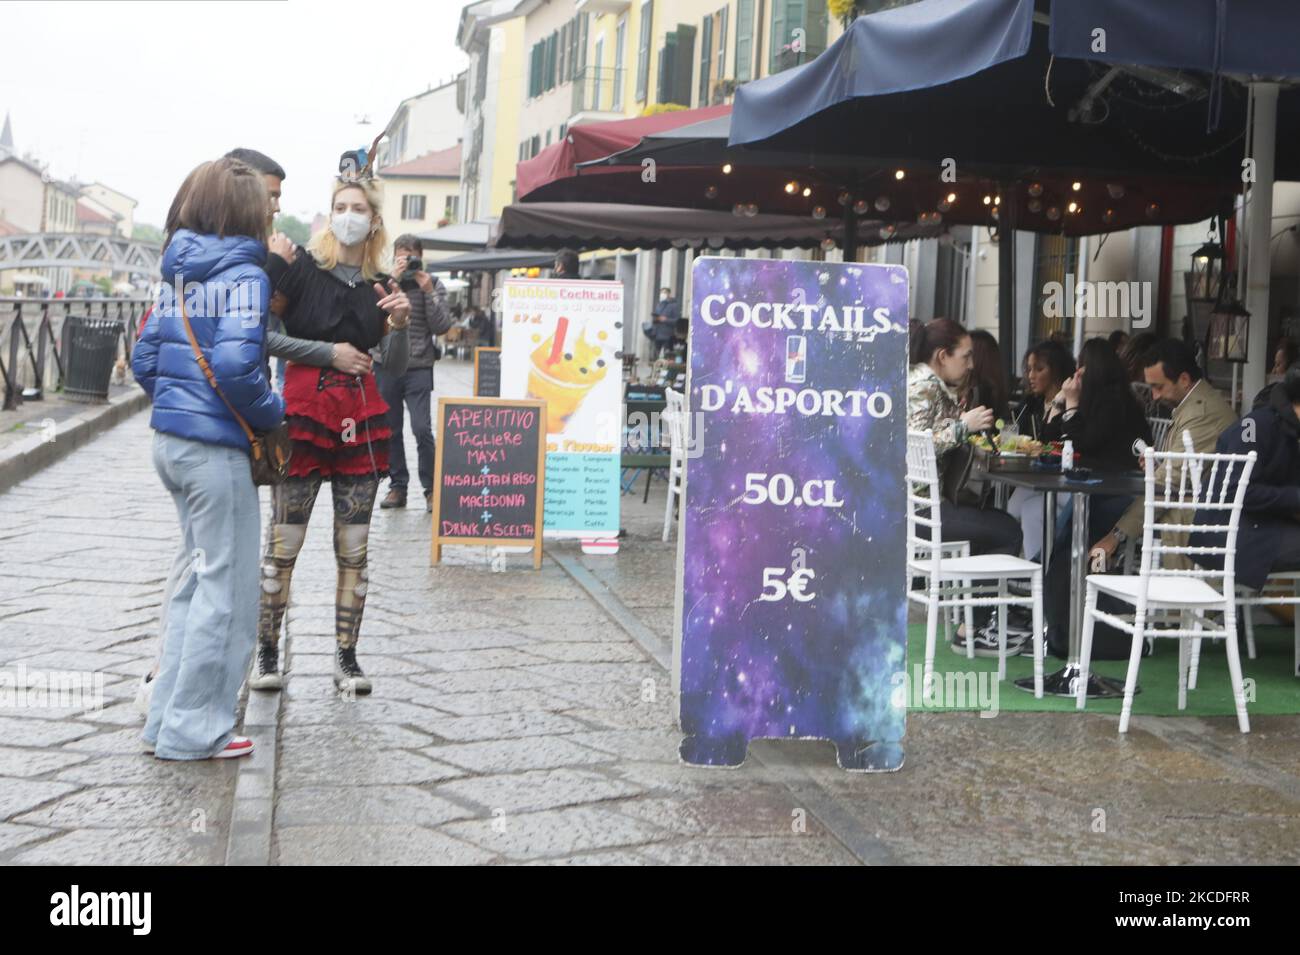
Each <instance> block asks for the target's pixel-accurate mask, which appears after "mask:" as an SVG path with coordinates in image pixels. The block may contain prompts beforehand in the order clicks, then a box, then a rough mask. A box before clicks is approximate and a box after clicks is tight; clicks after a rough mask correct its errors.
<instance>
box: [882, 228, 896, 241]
mask: <svg viewBox="0 0 1300 955" xmlns="http://www.w3.org/2000/svg"><path fill="white" fill-rule="evenodd" d="M879 235H880V237H881V238H882V239H892V238H893V237H894V227H893V226H892V225H882V226H881V227H880V232H879Z"/></svg>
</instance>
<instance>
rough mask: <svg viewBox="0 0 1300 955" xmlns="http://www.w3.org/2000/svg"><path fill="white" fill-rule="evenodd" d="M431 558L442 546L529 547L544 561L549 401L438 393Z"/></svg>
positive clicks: (537, 564) (435, 557) (535, 565)
mask: <svg viewBox="0 0 1300 955" xmlns="http://www.w3.org/2000/svg"><path fill="white" fill-rule="evenodd" d="M437 428H438V444H437V452H436V455H435V462H434V475H433V563H435V564H436V563H438V561H440V560H441V559H442V548H443V545H445V544H470V545H478V546H489V547H504V546H507V545H515V546H518V545H520V544H527V545H530V546H531V547H532V549H533V568H534V569H538V568H540V567H541V566H542V500H543V495H544V493H545V491H544V482H545V463H546V457H545V455H546V440H545V435H546V430H545V429H546V402H544V401H510V400H505V399H501V398H439V399H438V419H437Z"/></svg>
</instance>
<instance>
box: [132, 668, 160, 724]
mask: <svg viewBox="0 0 1300 955" xmlns="http://www.w3.org/2000/svg"><path fill="white" fill-rule="evenodd" d="M157 682H158V681H157V678H156V677H152V676H150V675H149V674H148V673H146V674H145V675H144V676H142V677H140V685H139V686H137V687H136V688H135V708H136V709H137V710H139V711H140V715H141V716H143V717H144V718H145V719H148V718H149V704H150V702H151V701H152V700H153V688H154V684H155V683H157Z"/></svg>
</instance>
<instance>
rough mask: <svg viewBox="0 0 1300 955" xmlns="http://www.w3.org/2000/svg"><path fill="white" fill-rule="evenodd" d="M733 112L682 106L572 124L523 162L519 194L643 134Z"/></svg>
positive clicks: (623, 146)
mask: <svg viewBox="0 0 1300 955" xmlns="http://www.w3.org/2000/svg"><path fill="white" fill-rule="evenodd" d="M730 112H731V107H730V106H729V105H722V106H704V107H701V108H700V109H682V110H677V111H675V112H671V113H656V114H655V115H654V116H637V117H634V118H633V119H616V120H612V121H611V122H608V123H584V124H582V125H580V126H571V127H569V131H568V133H567V134H566V135H565V137H564V139H562V140H560V141H559V142H558V143H552V144H551V145H550V146H547V147H546V148H545V149H543V150H542V151H541V152H540V153H538V154H537V155H536V156H534V157H533V158H532V159H526V160H524V161H523V162H521V163H519V165H518V167H517V168H516V170H515V194H516V195H517V196H518V197H519V198H520V199H524V198H525V197H526V196H527V195H528V194H529V193H530V192H533V191H534V190H537V189H540V188H541V187H542V186H545V185H547V184H549V183H552V182H555V181H556V180H557V179H565V178H568V177H569V176H576V175H577V174H578V171H577V169H576V168H575V167H576V165H577V164H578V163H580V162H588V161H590V160H592V159H603V158H604V157H605V156H608V155H610V154H611V153H616V152H618V151H619V150H621V149H628V148H629V147H631V146H635V145H636V144H637V143H639V142H640V141H641V138H642V137H643V136H649V135H651V134H653V133H662V132H664V131H666V130H669V129H676V128H677V127H679V126H687V125H690V124H691V123H698V122H702V121H703V120H706V119H713V118H715V117H717V116H725V115H727V114H728V113H730ZM604 171H605V170H604V169H590V170H587V169H584V170H583V172H582V174H583V175H584V176H585V175H589V174H590V173H593V172H594V173H596V174H598V175H599V174H600V173H602V172H604Z"/></svg>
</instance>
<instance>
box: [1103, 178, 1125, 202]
mask: <svg viewBox="0 0 1300 955" xmlns="http://www.w3.org/2000/svg"><path fill="white" fill-rule="evenodd" d="M1106 191H1107V192H1108V193H1110V197H1111V198H1112V199H1123V198H1124V187H1123V186H1121V185H1120V184H1119V183H1117V182H1108V183H1106Z"/></svg>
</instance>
